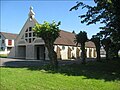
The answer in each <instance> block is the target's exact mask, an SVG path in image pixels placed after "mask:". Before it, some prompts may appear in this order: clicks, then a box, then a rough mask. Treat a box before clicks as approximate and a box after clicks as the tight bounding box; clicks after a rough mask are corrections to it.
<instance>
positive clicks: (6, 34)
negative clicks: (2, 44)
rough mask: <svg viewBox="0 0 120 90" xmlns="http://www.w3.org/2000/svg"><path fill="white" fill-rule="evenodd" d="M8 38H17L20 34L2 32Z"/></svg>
mask: <svg viewBox="0 0 120 90" xmlns="http://www.w3.org/2000/svg"><path fill="white" fill-rule="evenodd" d="M0 34H2V35H3V36H4V37H5V38H6V39H16V37H17V35H18V34H13V33H6V32H0Z"/></svg>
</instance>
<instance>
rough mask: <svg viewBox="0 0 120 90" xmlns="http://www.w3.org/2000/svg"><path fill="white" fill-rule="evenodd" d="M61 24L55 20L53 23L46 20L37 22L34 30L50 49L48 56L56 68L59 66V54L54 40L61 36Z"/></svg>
mask: <svg viewBox="0 0 120 90" xmlns="http://www.w3.org/2000/svg"><path fill="white" fill-rule="evenodd" d="M59 25H60V22H58V24H56V23H55V22H54V21H53V22H52V23H48V22H46V21H45V22H44V23H43V24H37V23H36V25H35V26H34V28H33V31H34V32H35V34H36V36H37V37H41V38H42V39H43V40H44V42H45V46H46V47H47V49H48V56H49V58H50V60H51V64H52V65H53V67H54V68H57V66H58V62H57V55H56V52H55V51H54V46H53V45H54V42H55V40H56V39H57V38H58V37H59V31H60V30H59Z"/></svg>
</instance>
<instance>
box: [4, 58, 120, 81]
mask: <svg viewBox="0 0 120 90" xmlns="http://www.w3.org/2000/svg"><path fill="white" fill-rule="evenodd" d="M8 63H10V62H6V63H5V64H8ZM29 63H32V62H29ZM39 63H40V62H36V66H35V65H33V66H29V64H28V66H23V67H22V68H27V69H28V70H32V71H35V70H39V71H41V70H46V72H44V73H52V74H55V73H61V74H64V75H68V76H85V77H86V78H84V79H104V80H105V81H114V80H120V60H110V61H108V62H107V61H102V62H96V61H95V62H87V64H86V65H83V64H81V63H71V64H64V62H63V64H61V65H59V68H58V70H52V68H51V65H50V64H49V63H44V64H39ZM8 67H11V66H8ZM19 68H20V67H19Z"/></svg>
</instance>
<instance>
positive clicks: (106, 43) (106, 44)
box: [101, 37, 111, 60]
mask: <svg viewBox="0 0 120 90" xmlns="http://www.w3.org/2000/svg"><path fill="white" fill-rule="evenodd" d="M101 43H102V46H103V47H104V49H105V51H106V60H108V54H109V49H110V45H111V40H110V38H109V37H108V38H104V39H103V40H102V41H101Z"/></svg>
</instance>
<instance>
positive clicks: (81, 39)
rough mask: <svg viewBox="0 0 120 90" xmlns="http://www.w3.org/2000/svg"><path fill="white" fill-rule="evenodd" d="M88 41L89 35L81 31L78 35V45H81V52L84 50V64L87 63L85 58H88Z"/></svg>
mask: <svg viewBox="0 0 120 90" xmlns="http://www.w3.org/2000/svg"><path fill="white" fill-rule="evenodd" d="M87 40H88V38H87V33H86V32H85V31H80V33H78V34H77V35H76V42H77V44H80V45H81V50H82V53H81V54H82V59H83V64H85V63H86V61H85V58H86V51H85V42H86V41H87Z"/></svg>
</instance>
